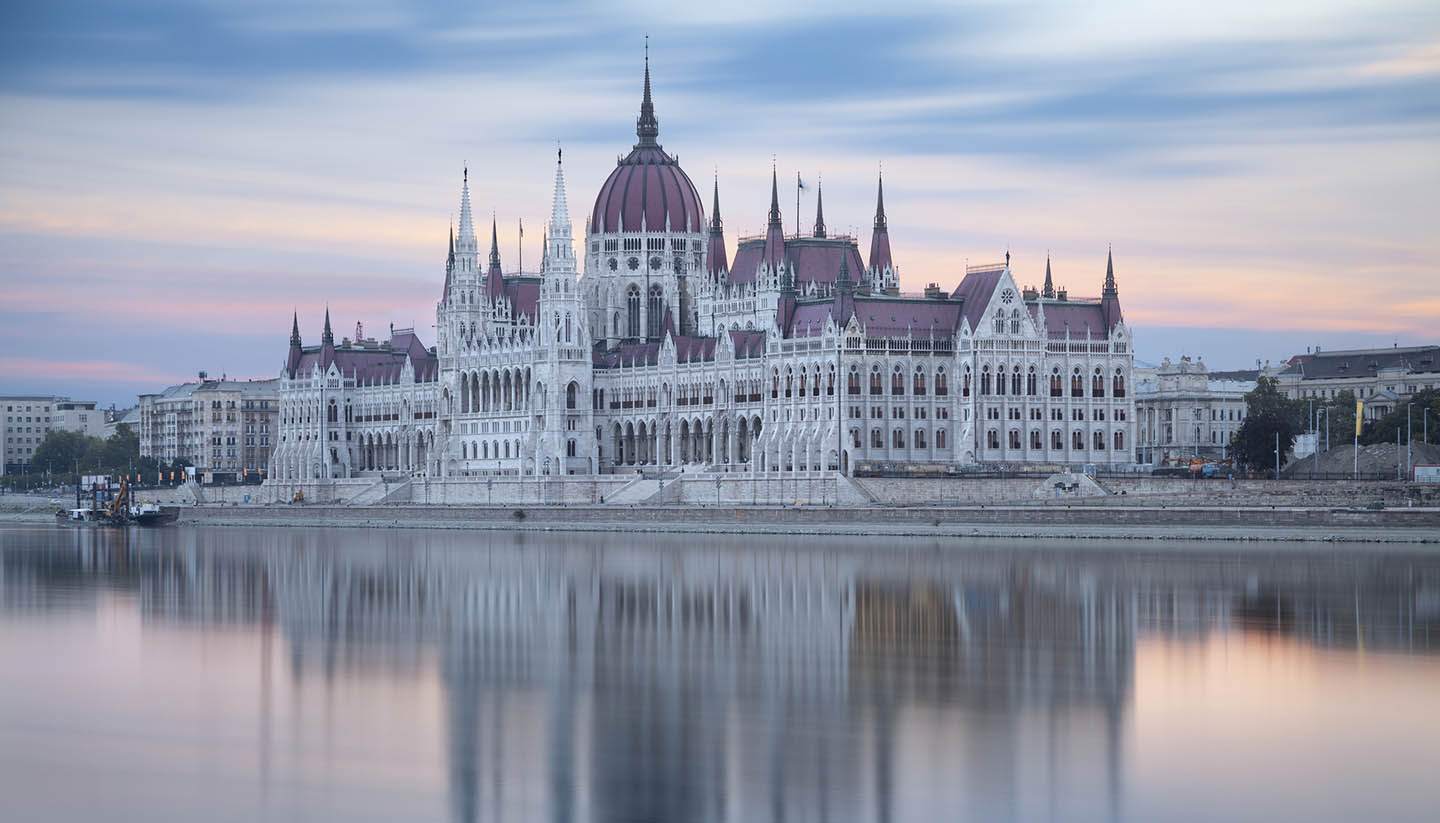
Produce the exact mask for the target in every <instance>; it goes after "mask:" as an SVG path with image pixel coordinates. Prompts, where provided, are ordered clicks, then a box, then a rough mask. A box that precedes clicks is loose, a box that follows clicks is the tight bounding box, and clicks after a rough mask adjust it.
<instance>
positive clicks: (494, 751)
mask: <svg viewBox="0 0 1440 823" xmlns="http://www.w3.org/2000/svg"><path fill="white" fill-rule="evenodd" d="M0 655H3V657H0V660H3V664H0V665H3V669H0V819H3V820H6V821H11V823H14V822H15V821H31V820H35V821H40V820H44V821H81V820H83V821H92V820H127V821H128V820H134V821H141V820H143V821H156V820H176V821H182V820H183V821H196V820H205V821H229V820H236V821H240V820H245V821H248V820H324V819H343V820H406V821H412V820H416V821H475V820H487V821H650V820H654V821H708V820H716V821H718V820H726V821H746V822H747V823H749V822H750V821H812V820H813V821H938V820H1020V821H1029V820H1217V819H1227V820H1274V819H1307V820H1347V821H1348V820H1382V819H1383V820H1404V819H1413V820H1422V819H1423V820H1433V819H1435V817H1434V815H1435V813H1436V811H1435V810H1436V809H1437V808H1440V778H1437V775H1440V754H1437V752H1440V711H1437V709H1440V555H1437V554H1436V553H1434V552H1433V550H1432V551H1431V552H1430V553H1429V554H1425V553H1404V552H1391V551H1389V550H1385V549H1381V548H1377V547H1375V546H1343V545H1320V546H1286V547H1283V548H1279V549H1265V548H1260V549H1256V548H1253V547H1248V548H1244V549H1240V548H1237V547H1235V546H1233V545H1224V546H1215V545H1206V544H1182V543H1153V542H1151V543H1143V542H1142V543H1133V544H1119V543H1110V544H1098V543H1096V542H1094V541H1069V542H1065V543H1054V544H1047V543H1044V542H1037V541H1019V542H1013V543H1006V542H995V541H988V542H987V541H957V540H949V541H944V542H934V541H921V540H915V541H909V542H903V543H895V542H892V541H866V540H861V539H853V538H834V539H818V538H800V537H793V538H778V537H769V536H766V537H749V538H744V539H740V538H733V539H732V538H713V537H704V536H693V535H640V536H637V535H610V534H607V535H590V534H548V533H507V532H476V533H463V532H454V531H438V530H437V531H427V530H362V529H355V530H342V529H293V528H292V529H278V528H277V529H266V528H248V529H239V528H200V527H184V526H182V527H174V528H164V529H155V530H149V531H142V530H130V531H123V530H108V529H73V528H69V527H52V526H49V525H48V524H46V525H45V526H30V527H18V526H9V527H0Z"/></svg>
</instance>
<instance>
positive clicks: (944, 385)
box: [935, 366, 970, 397]
mask: <svg viewBox="0 0 1440 823" xmlns="http://www.w3.org/2000/svg"><path fill="white" fill-rule="evenodd" d="M947 380H948V378H946V376H945V367H944V366H941V367H940V368H938V369H936V370H935V396H936V397H946V396H948V395H949V394H950V384H949V382H947ZM965 387H966V388H965V394H966V396H969V394H970V388H969V387H970V374H969V372H966V374H965Z"/></svg>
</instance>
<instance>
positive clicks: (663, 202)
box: [590, 143, 705, 232]
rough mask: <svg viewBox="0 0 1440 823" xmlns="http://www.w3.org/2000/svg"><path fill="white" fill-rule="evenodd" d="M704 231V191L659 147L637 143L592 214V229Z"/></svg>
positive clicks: (601, 230) (597, 199) (596, 201)
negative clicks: (642, 225)
mask: <svg viewBox="0 0 1440 823" xmlns="http://www.w3.org/2000/svg"><path fill="white" fill-rule="evenodd" d="M667 218H668V219H669V221H670V226H669V228H670V231H675V232H701V231H704V227H705V212H704V210H703V209H702V208H701V207H700V193H699V192H698V191H696V190H695V184H694V183H692V182H690V178H689V176H687V175H686V174H685V172H684V171H682V170H681V169H680V164H679V163H676V162H675V159H674V158H672V157H671V156H670V155H668V154H666V153H665V150H664V149H662V148H660V147H659V146H657V145H653V144H652V145H648V146H647V145H644V144H643V143H642V144H641V145H637V146H636V147H635V149H634V150H633V151H631V152H630V154H629V155H628V156H626V157H625V159H623V160H621V161H620V164H619V165H618V166H616V167H615V171H613V172H611V173H610V177H609V178H608V179H607V180H606V181H605V185H603V186H601V187H600V195H599V196H598V197H596V198H595V209H594V211H593V212H592V214H591V216H590V230H591V231H594V232H620V231H627V232H629V231H640V230H641V223H642V219H643V223H644V227H645V229H646V230H647V231H665V228H666V226H665V221H666V219H667Z"/></svg>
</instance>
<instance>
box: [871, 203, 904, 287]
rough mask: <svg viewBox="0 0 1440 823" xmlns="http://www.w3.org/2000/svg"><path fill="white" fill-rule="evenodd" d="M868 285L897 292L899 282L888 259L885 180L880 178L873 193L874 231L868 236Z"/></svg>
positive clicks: (888, 227) (888, 239)
mask: <svg viewBox="0 0 1440 823" xmlns="http://www.w3.org/2000/svg"><path fill="white" fill-rule="evenodd" d="M870 283H871V286H872V287H873V288H874V289H876V290H877V291H879V290H890V289H893V290H895V291H897V292H898V290H899V286H900V282H899V279H898V278H897V277H896V276H895V263H894V261H892V260H891V258H890V225H889V222H888V221H887V220H886V219H885V178H884V177H881V178H880V180H879V183H878V184H877V187H876V191H875V229H874V231H873V232H872V233H871V235H870Z"/></svg>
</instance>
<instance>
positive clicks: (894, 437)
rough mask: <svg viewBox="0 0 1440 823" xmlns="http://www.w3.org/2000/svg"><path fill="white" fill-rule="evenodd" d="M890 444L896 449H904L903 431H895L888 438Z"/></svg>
mask: <svg viewBox="0 0 1440 823" xmlns="http://www.w3.org/2000/svg"><path fill="white" fill-rule="evenodd" d="M890 442H891V444H892V445H893V446H894V447H895V448H897V449H903V448H905V430H904V429H896V430H895V431H894V432H893V433H892V434H891V436H890Z"/></svg>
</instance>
